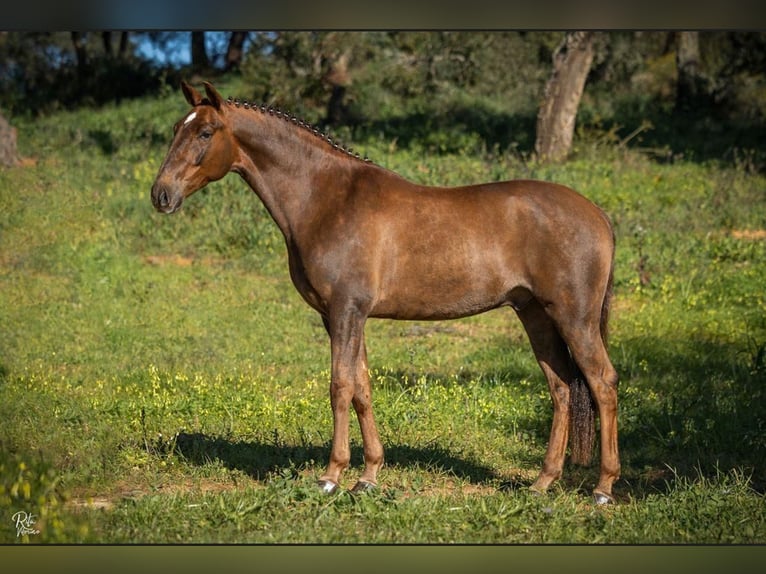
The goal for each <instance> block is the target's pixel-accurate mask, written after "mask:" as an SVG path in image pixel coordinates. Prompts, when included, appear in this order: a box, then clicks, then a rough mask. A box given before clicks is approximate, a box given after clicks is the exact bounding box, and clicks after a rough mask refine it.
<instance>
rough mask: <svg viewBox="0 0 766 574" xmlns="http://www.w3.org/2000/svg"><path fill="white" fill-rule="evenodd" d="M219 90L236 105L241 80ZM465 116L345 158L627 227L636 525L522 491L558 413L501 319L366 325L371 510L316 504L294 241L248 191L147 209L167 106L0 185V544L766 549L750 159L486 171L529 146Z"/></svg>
mask: <svg viewBox="0 0 766 574" xmlns="http://www.w3.org/2000/svg"><path fill="white" fill-rule="evenodd" d="M218 85H219V88H220V89H221V90H222V91H223V93H225V94H227V95H228V94H230V93H231V94H233V95H238V94H242V93H243V87H244V85H245V83H244V81H243V80H242V79H241V78H230V79H227V80H225V81H222V82H219V83H218ZM461 97H462V96H461ZM456 101H457V102H461V101H465V100H461V99H460V98H456V100H453V105H454V107H453V108H452V110H453V112H454V113H453V114H452V115H448V116H444V118H443V119H442V118H437V119H428V115H427V113H426V109H427V108H422V109H418V108H417V107H413V108H412V110H407V109H405V108H403V110H404V112H403V117H404V118H405V120H403V126H402V128H401V130H400V131H399V133H400V134H404V133H407V132H409V133H410V134H411V135H410V139H409V140H407V141H406V145H405V144H404V143H402V145H399V144H400V143H401V142H399V141H395V140H394V139H393V136H392V135H393V133H394V132H389V131H386V130H387V129H391V128H387V127H386V125H385V123H381V124H379V125H378V126H377V127H376V129H372V128H370V127H369V126H367V127H365V126H364V125H359V126H356V127H353V128H349V130H348V131H347V132H346V133H347V135H348V137H349V138H351V139H353V140H355V141H354V147H355V148H359V149H362V150H364V152H365V153H367V154H368V155H369V156H370V157H372V158H373V159H374V160H376V161H377V162H378V163H380V164H383V165H385V166H386V167H389V168H391V169H394V170H395V171H398V172H400V173H402V174H403V175H404V176H406V177H409V178H411V179H413V180H416V181H420V182H423V183H433V184H447V185H457V184H464V183H471V182H478V181H489V180H500V179H506V178H509V177H534V178H540V179H546V180H551V181H558V182H561V183H565V184H568V185H571V186H573V187H575V188H576V189H579V190H581V191H582V192H583V193H585V194H586V195H588V196H589V197H591V198H592V199H594V200H595V201H596V202H598V203H599V204H600V205H602V206H603V207H604V208H605V209H606V210H607V212H609V213H610V215H611V217H612V219H613V221H614V224H615V228H616V231H617V237H618V251H617V265H616V285H615V287H616V298H615V304H614V311H613V320H612V329H611V332H612V337H611V354H612V356H613V358H614V361H615V364H616V366H617V368H618V371H619V372H620V375H621V386H620V397H621V403H620V404H621V409H620V415H619V416H620V419H619V420H620V427H621V435H620V437H621V443H620V446H621V453H622V457H623V479H622V480H620V481H619V482H618V483H617V485H616V489H615V490H616V495H617V498H618V500H619V504H618V505H617V506H616V507H614V508H606V509H602V508H596V507H594V506H593V505H592V503H591V502H590V497H589V491H590V489H591V487H592V485H593V483H594V481H595V478H596V468H595V467H594V468H588V469H579V468H569V467H568V468H567V469H566V471H565V477H564V479H563V480H562V482H561V483H560V484H559V485H557V486H556V487H554V488H553V489H552V491H551V492H550V493H549V494H547V495H545V496H541V497H535V496H532V495H531V493H529V492H527V490H526V486H528V485H529V484H531V482H532V480H534V477H535V475H536V473H537V471H538V469H539V465H540V464H541V461H542V458H543V455H544V451H545V447H546V444H547V440H548V432H549V428H550V422H551V409H550V399H549V397H548V392H547V389H546V385H545V382H544V380H543V377H542V374H541V373H540V372H539V369H538V367H537V365H536V362H535V360H534V357H533V356H532V354H531V351H530V350H529V348H528V343H527V342H526V339H525V335H524V333H523V331H522V330H521V327H520V326H519V324H518V321H516V320H515V319H514V317H513V316H512V314H510V313H508V312H503V311H498V312H493V313H489V314H486V315H483V316H480V317H473V318H469V319H465V320H461V321H455V322H450V323H398V322H390V321H370V322H369V324H368V327H367V339H368V341H367V342H368V349H369V357H370V368H371V376H372V379H373V386H374V395H375V406H376V416H377V419H378V422H379V426H380V431H381V435H382V437H383V439H384V442H385V445H386V448H387V450H386V456H387V464H386V466H385V467H384V469H383V471H382V472H381V476H380V479H381V488H380V489H379V491H377V492H374V493H371V494H370V495H369V496H357V497H354V496H351V495H350V494H349V493H347V492H342V493H341V494H340V495H339V496H336V497H330V498H326V497H321V496H319V495H318V493H317V492H316V490H315V489H314V481H315V479H316V478H317V477H318V476H319V475H321V473H322V471H323V469H324V464H325V462H326V458H327V456H328V452H329V443H330V437H331V413H330V408H329V400H328V398H327V387H328V380H329V373H328V367H329V349H328V344H327V337H326V334H325V332H324V328H323V327H322V324H321V321H320V320H319V319H318V317H317V316H316V314H315V313H313V312H312V311H311V310H310V309H309V308H308V307H307V306H306V305H305V303H304V302H303V301H302V300H301V299H300V297H299V296H298V295H297V293H296V292H295V290H294V289H293V288H292V286H291V285H290V281H289V278H288V274H287V266H286V256H285V250H284V247H283V240H282V237H281V236H280V234H279V231H278V230H277V229H276V226H275V225H274V224H273V222H271V220H270V219H269V217H268V214H267V213H266V212H265V210H264V209H263V207H262V206H261V205H260V204H259V203H258V201H257V199H256V198H255V197H253V196H252V193H251V192H250V191H249V190H248V189H247V188H246V186H245V185H244V184H243V183H242V182H241V181H240V180H239V179H238V178H237V177H236V176H233V175H231V176H228V177H227V178H225V179H224V180H222V181H220V182H217V183H214V184H211V185H210V186H209V188H208V189H206V190H205V191H201V192H199V194H198V195H196V196H194V197H193V198H190V199H189V201H187V202H186V204H185V206H184V209H183V210H182V211H181V212H180V213H178V214H176V215H175V216H173V217H167V216H161V215H159V214H156V213H155V212H154V210H153V209H152V207H151V204H150V201H149V188H150V186H151V183H152V180H153V178H154V175H155V173H156V170H157V169H158V168H159V164H160V162H161V159H162V157H163V154H164V153H165V150H166V146H167V144H168V141H169V139H170V135H171V133H172V130H171V126H172V124H173V122H174V121H176V120H177V119H178V118H179V117H181V116H182V114H183V113H184V112H185V111H186V108H187V106H186V104H185V103H184V101H183V99H182V98H181V97H180V95H179V94H177V93H174V94H168V95H164V96H161V97H158V98H154V99H152V100H136V101H132V102H125V103H123V104H121V105H108V106H105V107H103V108H102V109H100V110H97V111H94V110H84V109H82V110H76V111H69V112H60V113H57V114H55V115H52V116H50V117H43V118H39V119H37V120H36V121H31V120H29V121H22V122H21V123H20V124H19V126H18V127H19V145H20V148H21V152H22V154H23V155H25V156H27V157H33V158H35V160H36V163H35V164H34V165H30V166H27V167H24V168H15V169H7V170H3V171H0V204H1V205H2V206H3V209H2V210H0V324H2V329H0V418H1V419H2V420H3V421H4V424H3V425H2V427H0V520H1V521H2V530H0V533H1V534H0V535H1V536H2V537H3V541H4V542H8V543H17V542H31V543H34V542H96V543H103V542H153V543H154V542H156V543H164V542H179V541H182V542H232V541H237V542H381V543H393V542H396V543H398V542H414V543H431V542H450V543H452V542H458V543H460V542H466V543H468V542H475V543H487V542H493V543H494V542H497V543H503V542H506V543H507V542H511V543H515V542H519V543H529V542H534V543H552V542H556V543H572V542H576V543H579V542H588V543H590V542H607V543H763V542H764V540H766V525H764V519H763V517H764V516H765V515H766V514H765V513H764V494H763V493H764V489H765V488H766V475H764V465H763V461H764V460H766V442H765V441H764V437H765V436H766V411H765V410H764V405H765V404H766V402H764V400H763V396H762V394H763V387H764V383H765V382H766V366H765V365H766V361H765V359H764V356H766V351H764V349H766V319H764V318H765V317H766V298H765V297H764V292H763V287H762V286H763V285H764V283H765V282H766V276H765V274H766V268H764V265H763V261H764V256H766V252H765V251H764V250H765V247H764V245H765V243H764V239H763V234H764V230H763V221H764V220H766V218H765V217H764V216H765V214H764V206H765V204H764V201H763V189H764V185H766V180H765V179H764V177H763V175H761V174H760V173H759V170H758V169H754V167H753V166H754V163H757V161H756V160H755V159H754V157H756V155H755V154H756V152H753V154H752V155H749V154H748V153H745V152H741V153H740V155H739V156H738V158H739V159H737V160H736V161H731V162H721V161H691V160H690V156H688V155H687V156H685V157H683V158H682V157H675V158H670V161H665V160H664V161H657V160H656V154H653V153H649V152H641V151H636V150H632V149H629V148H628V147H627V146H625V145H620V141H621V139H620V136H619V134H617V135H614V136H610V135H609V134H610V133H615V134H616V132H610V131H609V130H607V129H600V130H595V129H594V131H592V132H591V131H587V130H586V131H584V132H582V133H581V134H580V137H578V139H577V140H576V150H575V154H574V156H573V158H572V160H571V161H570V162H568V163H566V164H562V165H541V164H538V163H536V162H534V161H531V160H529V159H527V158H526V157H525V156H524V154H522V153H519V152H518V150H517V149H515V148H514V146H513V145H512V142H513V141H514V140H512V139H510V136H506V135H503V133H502V131H501V132H500V134H499V135H497V136H493V137H495V138H496V140H495V141H496V143H498V145H496V146H488V145H485V143H484V142H483V141H481V138H480V139H479V140H477V139H476V138H477V136H476V133H477V132H475V131H472V130H473V128H472V127H471V122H475V123H474V124H473V125H477V124H479V125H483V126H484V127H483V128H482V131H483V133H484V134H487V133H489V132H491V130H492V129H494V127H493V124H492V122H495V121H496V122H498V124H503V123H504V122H506V121H510V120H508V118H504V117H502V116H500V115H499V114H500V113H501V112H500V108H498V107H493V106H494V104H492V103H491V102H490V101H489V100H484V103H482V104H481V105H476V106H474V108H473V112H474V114H475V116H474V117H473V119H471V121H468V120H465V122H463V123H461V121H460V114H459V110H460V109H461V107H460V105H459V104H455V102H456ZM467 107H468V106H467V105H466V106H463V109H466V108H467ZM392 109H393V108H392ZM392 113H393V112H392ZM397 113H398V112H397ZM391 117H393V116H391ZM450 117H452V118H454V119H455V120H456V124H457V125H459V126H460V127H459V128H454V127H451V126H450V123H449V121H448V119H449V118H450ZM420 120H422V122H423V123H427V122H428V121H431V122H434V123H433V124H432V125H433V126H434V129H433V130H432V131H425V130H423V129H422V128H421V127H419V122H420ZM498 129H500V128H498ZM450 130H452V131H450ZM357 137H359V140H356V138H357ZM514 137H515V135H514ZM721 137H722V138H725V137H728V136H727V134H726V133H723V135H722V136H721ZM503 138H507V139H503ZM711 139H713V138H711ZM516 141H518V140H516ZM506 142H511V143H508V146H507V148H506V147H505V146H506ZM756 151H757V150H756ZM691 159H692V160H699V159H700V158H699V157H692V158H691ZM351 446H352V468H351V469H349V471H348V476H347V477H346V483H345V484H344V485H350V484H352V483H353V480H354V478H355V477H356V475H357V474H358V472H359V470H360V468H359V467H360V465H361V460H362V453H361V442H360V435H359V431H358V428H357V427H356V425H352V434H351ZM19 511H23V512H27V513H30V514H33V515H35V516H36V520H37V521H36V523H35V525H34V528H35V529H37V530H40V532H39V534H28V535H27V538H25V539H24V538H23V537H17V536H16V528H15V526H14V523H13V522H12V521H11V517H12V515H13V514H15V513H16V512H19ZM330 526H331V527H330Z"/></svg>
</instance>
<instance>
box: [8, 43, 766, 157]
mask: <svg viewBox="0 0 766 574" xmlns="http://www.w3.org/2000/svg"><path fill="white" fill-rule="evenodd" d="M564 36H565V33H564V32H561V31H559V32H541V31H503V32H499V31H488V32H475V31H462V32H454V31H453V32H445V31H417V32H413V31H368V32H350V31H321V32H308V31H298V32H296V31H281V32H266V31H261V32H244V31H234V32H223V31H218V32H204V31H197V32H159V31H147V32H128V31H103V32H98V31H90V32H87V33H78V32H4V33H0V114H2V115H5V116H6V117H8V118H9V119H10V121H11V122H13V118H14V116H20V115H21V116H27V117H29V116H32V117H34V116H37V115H40V114H47V113H51V112H53V111H55V110H58V109H62V108H77V107H83V106H99V105H103V104H107V103H111V102H115V101H121V100H123V99H127V98H133V97H139V96H144V95H149V94H153V93H157V94H159V93H162V92H163V91H166V90H175V89H177V87H178V84H179V82H180V79H181V78H186V79H191V80H192V81H194V80H199V79H203V78H204V79H212V80H215V79H216V78H217V77H218V76H220V75H222V74H229V75H235V76H239V77H240V78H241V80H242V85H243V86H244V93H238V94H231V95H233V96H235V97H239V98H242V99H251V100H254V101H258V102H265V103H267V104H272V105H277V106H280V107H283V108H287V109H289V110H291V111H292V112H294V113H296V114H298V115H301V116H303V117H304V118H305V119H306V120H308V121H311V122H313V123H317V124H320V125H322V126H323V127H325V128H329V127H332V128H333V130H334V131H336V130H339V131H340V135H341V136H346V137H349V138H351V139H356V138H360V139H368V138H370V137H372V138H381V139H384V140H386V141H391V142H393V144H392V145H397V146H410V145H420V146H425V147H426V148H427V150H428V151H429V152H430V153H440V152H442V153H453V152H460V151H475V148H477V147H478V148H481V149H482V150H483V151H490V152H492V151H493V150H499V151H502V152H506V151H509V150H510V151H515V152H518V153H519V154H520V155H522V156H526V155H530V154H532V153H533V152H534V148H535V128H536V118H537V116H538V110H539V109H540V106H541V102H542V99H543V97H544V94H545V86H546V82H547V81H548V80H549V78H550V77H551V71H552V69H553V63H552V62H553V57H554V54H555V53H556V51H557V49H559V46H560V45H561V42H562V39H563V38H564ZM590 41H591V44H592V46H591V48H592V52H593V57H592V63H591V64H590V67H589V70H588V71H587V81H586V85H585V90H584V94H583V96H582V99H581V101H580V103H579V109H578V116H577V124H576V125H577V127H576V139H577V138H583V137H591V138H596V139H602V140H604V139H606V140H609V141H611V142H612V143H615V144H618V145H625V146H628V145H630V146H638V147H641V148H642V149H643V150H645V151H647V152H648V153H650V154H652V155H653V156H655V157H656V158H658V159H661V160H662V159H667V160H672V159H674V158H677V157H679V156H685V157H686V159H692V160H700V161H704V160H708V159H715V160H721V161H730V162H731V161H741V158H742V157H744V156H746V157H747V160H748V161H749V162H750V163H752V167H753V169H755V170H757V171H761V170H762V169H763V167H764V165H766V164H764V161H765V160H766V155H764V153H763V151H762V147H763V146H762V145H761V142H762V139H763V138H762V136H763V128H764V118H766V75H765V74H764V72H765V71H766V32H764V31H699V32H696V31H684V32H681V31H609V32H596V33H594V34H592V38H591V40H590ZM226 95H229V94H226ZM743 150H749V151H748V152H747V153H746V154H744V156H743Z"/></svg>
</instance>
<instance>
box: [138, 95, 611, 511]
mask: <svg viewBox="0 0 766 574" xmlns="http://www.w3.org/2000/svg"><path fill="white" fill-rule="evenodd" d="M204 85H205V92H206V95H205V96H203V95H201V94H200V93H199V92H197V91H196V90H195V89H194V88H192V87H191V86H190V85H188V84H187V83H186V82H183V83H182V90H183V93H184V95H185V97H186V100H187V101H188V102H189V104H190V105H191V106H192V110H191V111H190V112H188V113H187V114H186V115H185V116H184V117H183V118H182V119H181V120H180V121H179V122H178V123H177V124H176V125H175V127H174V130H175V135H174V138H173V141H172V143H171V145H170V149H169V151H168V154H167V157H166V158H165V161H164V162H163V163H162V166H161V167H160V170H159V173H158V174H157V178H156V180H155V182H154V184H153V186H152V203H153V204H154V207H155V208H156V209H157V210H159V211H160V212H163V213H173V212H175V211H177V210H178V209H179V208H180V207H181V204H182V202H183V201H184V199H185V198H186V197H188V196H189V195H191V194H192V193H194V192H195V191H197V190H198V189H200V188H202V187H204V186H205V185H206V184H208V183H209V182H211V181H215V180H218V179H220V178H222V177H223V176H225V175H226V174H227V173H228V172H230V171H233V172H235V173H237V174H239V175H240V176H241V177H242V178H243V179H244V180H245V182H246V183H247V184H248V185H249V186H250V187H251V188H252V189H253V191H254V192H255V193H256V194H257V195H258V197H259V198H260V199H261V201H262V202H263V203H264V204H265V206H266V208H267V209H268V211H269V213H270V214H271V216H272V217H273V219H274V221H275V222H276V224H277V225H278V226H279V229H280V230H281V231H282V233H283V235H284V238H285V242H286V244H287V253H288V257H289V267H290V277H291V278H292V281H293V283H294V284H295V287H296V289H297V290H298V292H299V293H300V294H301V295H302V296H303V298H304V299H305V300H306V302H307V303H308V304H309V305H310V306H311V307H313V308H314V309H315V310H316V311H317V312H319V314H320V315H321V316H322V320H323V322H324V326H325V328H326V329H327V332H328V334H329V336H330V346H331V356H332V369H331V382H330V403H331V405H332V413H333V423H334V428H333V438H332V448H331V452H330V461H329V464H328V466H327V469H326V471H325V473H324V474H323V475H322V476H321V478H320V479H319V486H320V487H321V488H322V489H323V490H324V491H325V492H328V493H331V492H334V491H335V490H336V489H337V488H338V485H339V482H340V477H341V473H342V472H343V470H344V469H345V468H346V467H347V466H348V464H349V459H350V449H349V438H348V436H349V435H348V433H349V416H350V413H349V410H350V407H351V406H353V407H354V410H355V411H356V415H357V418H358V420H359V425H360V427H361V434H362V441H363V451H364V471H363V473H362V475H361V476H360V478H359V480H358V482H357V483H356V485H355V486H354V489H353V490H354V491H360V490H365V489H368V488H373V487H375V486H376V485H377V474H378V471H379V470H380V468H381V466H382V465H383V446H382V444H381V441H380V437H379V436H378V430H377V428H376V425H375V419H374V417H373V409H372V401H371V389H370V379H369V373H368V367H367V352H366V348H365V343H364V327H365V322H366V320H367V318H368V317H382V318H390V319H411V320H431V319H433V320H441V319H452V318H458V317H466V316H468V315H474V314H477V313H482V312H484V311H488V310H490V309H495V308H497V307H502V306H508V307H511V308H513V310H514V311H515V312H516V314H517V315H518V316H519V318H520V319H521V322H522V323H523V325H524V328H525V330H526V332H527V335H528V337H529V340H530V343H531V345H532V349H533V351H534V353H535V356H536V358H537V360H538V362H539V364H540V367H541V368H542V371H543V373H544V374H545V377H546V379H547V381H548V386H549V388H550V394H551V397H552V402H553V424H552V428H551V433H550V439H549V443H548V449H547V452H546V454H545V459H544V462H543V466H542V470H541V471H540V473H539V476H538V477H537V479H536V480H535V482H534V483H533V484H532V485H531V489H532V490H534V491H537V492H542V491H545V490H546V489H547V488H548V487H549V486H550V485H551V483H552V482H553V481H555V480H556V479H558V478H559V477H560V476H561V473H562V470H563V467H564V459H565V454H566V448H567V443H568V440H569V439H570V437H571V439H572V444H571V458H572V461H573V462H575V463H579V464H585V465H587V464H589V463H590V458H591V454H592V450H593V440H594V434H595V431H594V428H595V422H594V418H595V413H596V409H597V413H598V416H599V419H600V447H601V451H600V463H601V468H600V477H599V482H598V485H597V486H596V488H595V490H594V491H593V492H594V495H595V498H596V501H597V502H598V503H607V502H611V501H612V500H613V499H612V484H613V483H614V481H615V480H617V478H618V477H619V473H620V462H619V456H618V451H617V373H616V371H615V369H614V367H613V366H612V364H611V362H610V360H609V356H608V355H607V350H606V346H605V340H606V324H607V320H608V311H609V301H610V298H611V287H612V273H613V262H614V234H613V231H612V227H611V224H610V222H609V219H608V218H607V216H606V215H605V214H604V213H603V212H602V211H601V210H600V209H599V208H598V207H596V206H595V205H594V204H593V203H591V202H590V201H589V200H587V199H586V198H585V197H583V196H582V195H580V194H578V193H577V192H575V191H573V190H571V189H569V188H567V187H564V186H561V185H556V184H553V183H545V182H541V181H531V180H515V181H505V182H498V183H485V184H481V185H472V186H464V187H451V188H443V187H430V186H423V185H417V184H414V183H412V182H410V181H407V180H405V179H403V178H402V177H400V176H399V175H397V174H396V173H393V172H391V171H388V170H386V169H384V168H382V167H380V166H378V165H375V164H373V163H372V162H370V161H368V160H367V159H360V158H359V156H358V155H356V156H355V155H353V154H351V152H349V151H346V150H345V149H343V148H340V147H339V146H338V145H337V144H335V143H334V142H333V141H332V140H331V139H330V138H329V137H326V136H324V135H323V134H321V133H320V132H318V131H317V130H316V129H313V128H312V127H311V126H308V125H307V124H305V123H303V122H302V121H300V120H298V119H297V118H295V117H290V116H288V115H287V114H284V113H283V112H280V111H277V110H274V109H271V108H266V107H264V106H257V105H251V104H249V103H248V102H240V101H239V100H234V101H232V100H231V98H229V99H228V100H226V101H224V100H223V98H222V97H221V95H220V94H219V93H218V92H217V91H216V89H215V88H214V87H213V86H212V85H210V84H209V83H207V82H206V83H205V84H204ZM594 403H595V407H596V409H594Z"/></svg>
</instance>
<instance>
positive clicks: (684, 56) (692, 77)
mask: <svg viewBox="0 0 766 574" xmlns="http://www.w3.org/2000/svg"><path fill="white" fill-rule="evenodd" d="M699 66H700V46H699V32H677V33H676V68H677V70H678V80H677V82H676V103H675V107H676V110H678V111H688V110H690V109H691V108H692V106H693V105H694V102H695V101H697V100H698V98H699V96H700V95H701V94H700V92H701V88H702V86H701V80H700V74H699Z"/></svg>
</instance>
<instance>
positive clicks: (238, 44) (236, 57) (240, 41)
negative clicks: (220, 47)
mask: <svg viewBox="0 0 766 574" xmlns="http://www.w3.org/2000/svg"><path fill="white" fill-rule="evenodd" d="M245 40H247V32H232V33H231V36H230V37H229V47H228V48H227V49H226V71H230V70H237V69H239V66H240V64H241V63H242V54H243V51H244V47H245Z"/></svg>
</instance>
